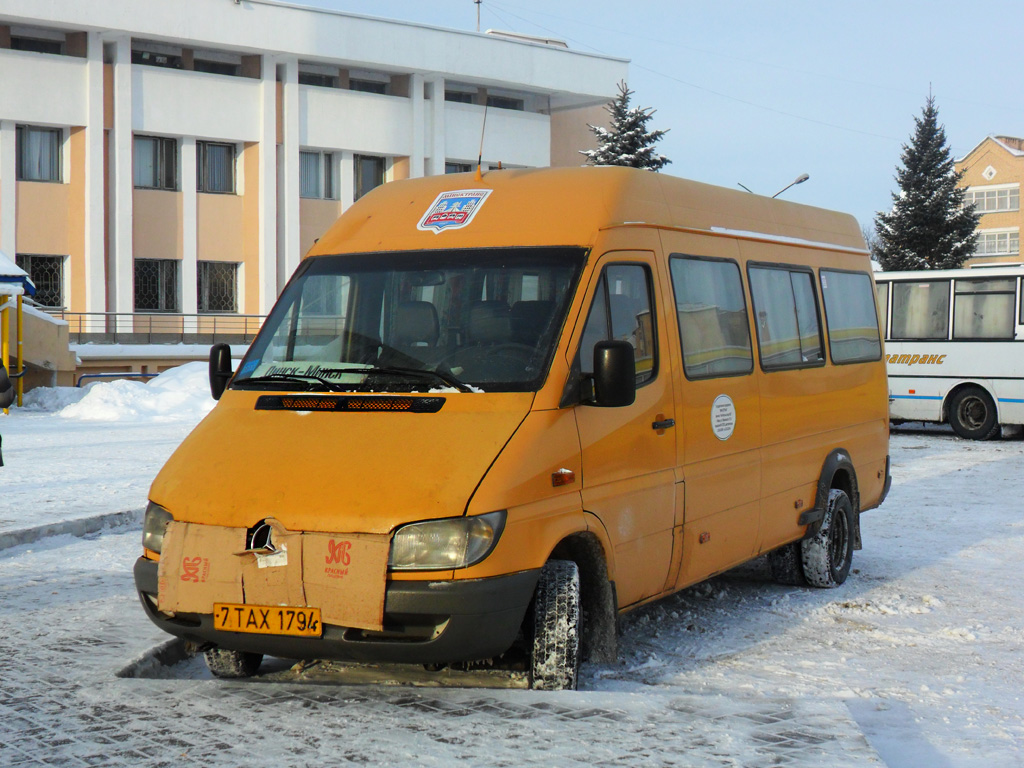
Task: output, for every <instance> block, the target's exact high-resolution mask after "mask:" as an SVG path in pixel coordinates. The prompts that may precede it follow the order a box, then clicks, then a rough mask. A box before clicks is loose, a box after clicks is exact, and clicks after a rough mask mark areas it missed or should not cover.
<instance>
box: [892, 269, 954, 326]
mask: <svg viewBox="0 0 1024 768" xmlns="http://www.w3.org/2000/svg"><path fill="white" fill-rule="evenodd" d="M890 336H891V337H892V338H894V339H945V338H947V337H948V336H949V280H932V281H929V282H927V283H893V284H892V327H891V329H890Z"/></svg>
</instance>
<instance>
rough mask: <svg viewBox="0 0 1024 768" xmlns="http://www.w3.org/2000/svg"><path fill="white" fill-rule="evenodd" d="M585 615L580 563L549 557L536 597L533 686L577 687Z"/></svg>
mask: <svg viewBox="0 0 1024 768" xmlns="http://www.w3.org/2000/svg"><path fill="white" fill-rule="evenodd" d="M581 615H582V614H581V611H580V571H579V567H578V566H577V565H576V563H574V562H573V561H572V560H549V561H548V562H547V564H546V565H545V566H544V568H543V569H542V570H541V572H540V580H539V581H538V582H537V591H536V592H535V593H534V598H533V648H532V649H531V654H530V687H531V688H534V689H537V690H543V691H564V690H570V691H574V690H576V682H577V677H578V675H579V669H580V655H579V649H580V617H581Z"/></svg>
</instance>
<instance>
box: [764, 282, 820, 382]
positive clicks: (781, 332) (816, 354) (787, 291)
mask: <svg viewBox="0 0 1024 768" xmlns="http://www.w3.org/2000/svg"><path fill="white" fill-rule="evenodd" d="M750 297H751V300H752V301H753V302H754V322H755V323H756V326H757V345H758V351H759V353H760V355H761V367H762V368H764V369H765V370H771V369H773V368H803V367H807V366H813V365H822V364H824V362H825V356H824V354H823V353H822V347H821V329H820V326H819V324H818V303H817V300H816V299H815V296H814V287H813V283H812V281H811V273H810V272H803V271H796V270H789V269H779V268H775V267H751V268H750Z"/></svg>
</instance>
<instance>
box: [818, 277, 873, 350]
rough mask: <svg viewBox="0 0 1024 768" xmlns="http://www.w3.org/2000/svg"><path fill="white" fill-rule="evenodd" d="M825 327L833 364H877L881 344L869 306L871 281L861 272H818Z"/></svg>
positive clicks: (871, 309) (870, 305)
mask: <svg viewBox="0 0 1024 768" xmlns="http://www.w3.org/2000/svg"><path fill="white" fill-rule="evenodd" d="M821 292H822V295H823V296H824V298H825V323H826V325H827V326H828V341H829V351H830V352H831V354H832V362H833V363H861V362H867V361H869V360H878V359H879V358H880V357H881V355H882V343H881V341H880V340H879V338H878V317H877V315H876V313H875V307H874V306H872V302H871V278H870V277H869V276H868V275H866V274H864V273H862V272H834V271H832V270H828V269H823V270H821Z"/></svg>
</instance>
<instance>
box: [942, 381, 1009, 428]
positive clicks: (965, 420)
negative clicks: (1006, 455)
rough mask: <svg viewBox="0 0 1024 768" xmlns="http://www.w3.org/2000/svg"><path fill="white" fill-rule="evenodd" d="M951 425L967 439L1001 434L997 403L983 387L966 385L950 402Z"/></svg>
mask: <svg viewBox="0 0 1024 768" xmlns="http://www.w3.org/2000/svg"><path fill="white" fill-rule="evenodd" d="M949 426H951V427H952V428H953V431H954V432H956V433H957V434H958V435H960V437H962V438H964V439H966V440H991V439H992V438H993V437H995V436H996V435H997V434H999V421H998V416H997V414H996V405H995V403H994V402H993V401H992V397H991V396H990V395H989V394H988V392H986V391H985V390H984V389H982V388H981V387H964V388H963V389H961V390H960V391H959V392H957V393H956V394H955V395H954V396H953V399H952V400H951V401H950V403H949Z"/></svg>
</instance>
